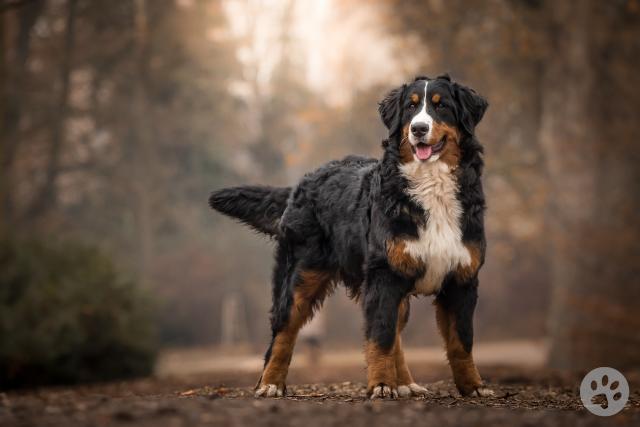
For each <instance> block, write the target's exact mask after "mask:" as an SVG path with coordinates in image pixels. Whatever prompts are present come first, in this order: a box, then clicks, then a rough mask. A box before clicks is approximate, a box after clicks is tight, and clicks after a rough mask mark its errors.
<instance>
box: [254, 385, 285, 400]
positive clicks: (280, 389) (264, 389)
mask: <svg viewBox="0 0 640 427" xmlns="http://www.w3.org/2000/svg"><path fill="white" fill-rule="evenodd" d="M284 392H285V386H284V384H280V385H276V384H260V386H259V387H258V388H257V389H256V393H255V396H256V397H283V396H284Z"/></svg>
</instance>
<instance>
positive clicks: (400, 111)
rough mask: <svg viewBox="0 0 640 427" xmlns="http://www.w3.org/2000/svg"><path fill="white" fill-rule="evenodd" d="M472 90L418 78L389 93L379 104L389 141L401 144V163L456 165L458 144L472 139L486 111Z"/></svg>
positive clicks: (484, 103) (447, 80)
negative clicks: (469, 138)
mask: <svg viewBox="0 0 640 427" xmlns="http://www.w3.org/2000/svg"><path fill="white" fill-rule="evenodd" d="M487 106H488V103H487V101H486V100H485V99H484V98H483V97H481V96H480V95H478V94H477V93H476V92H475V91H474V90H473V89H471V88H468V87H466V86H463V85H461V84H458V83H455V82H452V81H451V79H450V78H449V76H448V75H444V76H440V77H437V78H435V79H429V78H427V77H418V78H416V79H415V81H413V82H412V83H409V84H405V85H402V86H401V87H399V88H397V89H394V90H392V91H391V92H390V93H389V94H388V95H387V96H386V97H385V98H384V100H382V102H381V103H380V107H379V112H380V116H381V118H382V121H383V122H384V124H385V125H386V126H387V128H388V129H389V137H390V139H391V140H392V141H394V140H395V141H397V143H399V144H400V146H399V148H400V157H401V161H402V162H403V163H407V162H410V161H418V162H435V161H437V160H439V159H442V160H444V161H451V162H455V163H457V159H458V158H459V156H460V144H461V142H462V141H463V140H465V139H466V138H467V137H469V136H472V135H473V133H474V131H475V127H476V126H477V124H478V123H479V122H480V120H481V119H482V116H483V115H484V112H485V110H486V109H487Z"/></svg>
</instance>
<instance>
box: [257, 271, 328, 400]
mask: <svg viewBox="0 0 640 427" xmlns="http://www.w3.org/2000/svg"><path fill="white" fill-rule="evenodd" d="M278 279H281V280H282V282H281V283H280V284H279V285H280V286H276V287H274V301H273V302H274V305H273V309H272V317H271V328H272V339H271V344H270V345H269V349H268V350H267V353H266V355H265V365H264V370H263V372H262V376H261V377H260V380H259V381H258V385H257V386H256V397H260V396H264V397H279V396H284V394H285V392H286V385H285V381H286V378H287V373H288V371H289V364H290V363H291V356H292V355H293V348H294V346H295V342H296V338H297V336H298V331H299V330H300V328H301V327H302V326H303V325H304V324H305V323H306V322H307V321H309V320H311V318H312V316H313V312H314V309H315V308H317V307H318V306H319V305H320V304H322V301H323V300H324V298H325V297H326V295H327V293H328V292H329V291H330V290H331V279H332V276H331V275H330V274H329V273H328V272H325V271H318V270H309V269H300V268H297V267H296V268H293V271H291V272H287V273H286V274H283V275H279V274H278V269H277V268H276V274H275V275H274V280H278ZM278 292H279V294H277V293H278Z"/></svg>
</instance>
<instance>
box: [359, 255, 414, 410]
mask: <svg viewBox="0 0 640 427" xmlns="http://www.w3.org/2000/svg"><path fill="white" fill-rule="evenodd" d="M409 287H410V285H409V284H408V283H407V281H406V280H404V279H403V278H401V277H400V276H398V275H397V274H395V273H394V272H393V271H391V269H389V268H384V267H383V268H377V269H374V270H369V271H368V272H367V281H366V284H365V292H364V312H365V323H366V327H365V335H366V344H365V357H366V360H367V392H368V393H369V395H370V396H371V398H372V399H376V398H384V397H397V396H398V376H397V371H396V343H397V337H398V331H397V328H398V312H399V308H400V305H401V303H402V301H403V299H404V298H405V297H406V295H407V292H408V289H409Z"/></svg>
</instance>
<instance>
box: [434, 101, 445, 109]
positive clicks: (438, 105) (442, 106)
mask: <svg viewBox="0 0 640 427" xmlns="http://www.w3.org/2000/svg"><path fill="white" fill-rule="evenodd" d="M436 108H437V109H438V110H440V109H442V108H444V105H443V104H442V102H438V103H437V104H436Z"/></svg>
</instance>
